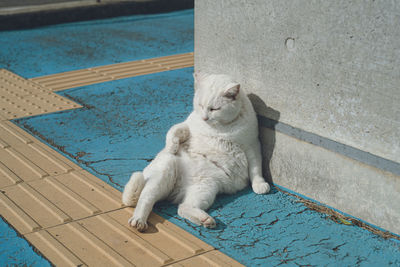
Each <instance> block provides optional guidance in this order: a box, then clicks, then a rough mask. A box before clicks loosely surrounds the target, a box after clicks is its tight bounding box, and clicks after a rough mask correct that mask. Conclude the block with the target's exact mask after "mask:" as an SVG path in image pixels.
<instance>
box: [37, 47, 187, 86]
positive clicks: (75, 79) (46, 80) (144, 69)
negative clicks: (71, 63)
mask: <svg viewBox="0 0 400 267" xmlns="http://www.w3.org/2000/svg"><path fill="white" fill-rule="evenodd" d="M193 65H194V54H193V53H186V54H178V55H172V56H166V57H160V58H151V59H144V60H138V61H131V62H124V63H117V64H112V65H105V66H100V67H93V68H88V69H83V70H76V71H69V72H64V73H58V74H53V75H47V76H42V77H37V78H32V79H30V80H31V81H33V82H35V83H36V84H38V85H42V86H43V87H46V88H48V90H53V91H59V90H64V89H68V88H74V87H79V86H85V85H90V84H95V83H100V82H106V81H113V80H118V79H123V78H128V77H134V76H139V75H145V74H150V73H156V72H162V71H167V70H174V69H180V68H187V67H192V66H193Z"/></svg>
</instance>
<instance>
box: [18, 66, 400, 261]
mask: <svg viewBox="0 0 400 267" xmlns="http://www.w3.org/2000/svg"><path fill="white" fill-rule="evenodd" d="M192 71H193V69H192V68H187V69H182V70H175V71H169V72H162V73H158V74H151V75H146V76H140V77H134V78H129V79H124V80H119V81H113V82H107V83H103V84H96V85H91V86H86V87H81V88H75V89H70V90H66V91H63V92H61V93H60V94H61V95H64V96H67V97H70V98H71V99H75V100H77V101H79V102H81V103H82V104H84V105H85V106H86V107H85V108H83V109H79V110H73V111H66V112H60V113H54V114H48V115H42V116H38V117H32V118H25V119H19V120H16V123H17V124H19V125H20V126H21V127H23V128H25V129H26V130H28V131H31V133H32V134H34V135H38V136H40V137H42V138H43V140H44V141H45V142H47V143H49V144H51V145H53V146H54V147H55V148H56V149H59V150H60V151H61V152H62V153H64V155H66V156H68V157H70V158H71V159H72V160H74V161H75V162H77V163H78V164H80V165H81V166H82V167H83V168H85V169H86V170H88V171H90V172H92V173H93V174H95V175H96V176H98V177H99V178H101V179H102V180H104V181H106V182H108V183H109V184H111V185H113V186H114V187H116V188H117V189H119V190H121V189H122V185H124V184H125V183H126V182H127V181H128V179H129V176H130V174H131V172H132V171H135V170H141V169H143V167H144V166H145V165H146V164H148V161H149V160H150V159H152V158H153V157H154V156H155V154H156V153H157V152H158V151H159V150H160V149H161V148H162V147H163V146H164V137H165V133H166V132H167V130H168V129H169V127H170V126H171V125H173V124H175V123H177V122H180V121H182V120H183V119H184V118H185V117H186V116H187V115H188V114H189V113H190V112H191V109H192V107H191V103H192V97H193V82H192V76H191V73H192ZM156 212H157V213H159V214H160V215H162V216H164V217H165V218H167V219H169V220H170V221H172V222H174V223H176V224H177V225H179V226H181V227H182V228H184V229H185V230H187V231H189V232H191V233H192V234H194V235H195V236H197V237H199V238H200V239H203V240H204V241H206V242H207V243H209V244H211V245H213V246H215V247H216V248H217V249H220V250H221V251H222V252H224V253H226V254H228V255H230V256H231V257H233V258H235V259H236V260H238V261H240V262H241V263H243V264H245V265H248V266H255V265H262V266H277V265H284V266H298V265H303V266H304V265H305V266H390V265H392V266H400V243H399V242H398V241H395V240H385V239H383V238H382V237H380V236H377V235H375V234H372V233H371V232H369V231H367V230H364V229H362V228H359V227H356V226H348V225H344V224H338V223H335V222H334V221H332V220H331V219H329V217H327V215H324V214H321V213H318V212H316V211H313V210H310V209H308V208H307V207H306V206H304V204H302V203H300V202H298V201H297V199H296V198H295V197H293V196H290V195H288V194H285V193H282V192H280V191H277V190H276V189H274V190H273V191H272V193H271V194H268V195H256V194H254V193H252V192H251V190H250V189H246V190H244V191H242V192H240V193H238V194H236V195H233V196H219V197H218V199H217V200H216V202H215V204H214V205H213V206H212V208H211V210H210V214H211V215H212V216H214V217H215V218H216V219H217V223H218V228H217V229H214V230H210V229H204V228H202V227H198V226H195V225H193V224H191V223H190V222H188V221H186V220H183V219H181V218H179V217H178V216H177V214H176V206H174V205H171V204H168V203H161V204H159V205H157V207H156Z"/></svg>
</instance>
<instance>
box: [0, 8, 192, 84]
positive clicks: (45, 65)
mask: <svg viewBox="0 0 400 267" xmlns="http://www.w3.org/2000/svg"><path fill="white" fill-rule="evenodd" d="M193 29H194V22H193V10H185V11H177V12H172V13H166V14H157V15H134V16H127V17H119V18H113V19H103V20H94V21H86V22H77V23H68V24H61V25H55V26H48V27H41V28H37V29H30V30H18V31H3V32H0V68H6V69H8V70H10V71H12V72H15V73H17V74H18V75H21V76H23V77H25V78H32V77H36V76H42V75H48V74H53V73H59V72H65V71H71V70H76V69H83V68H89V67H93V66H100V65H106V64H113V63H120V62H127V61H132V60H139V59H145V58H153V57H160V56H167V55H173V54H180V53H188V52H193V49H194V42H193V39H194V38H193V32H194V31H193Z"/></svg>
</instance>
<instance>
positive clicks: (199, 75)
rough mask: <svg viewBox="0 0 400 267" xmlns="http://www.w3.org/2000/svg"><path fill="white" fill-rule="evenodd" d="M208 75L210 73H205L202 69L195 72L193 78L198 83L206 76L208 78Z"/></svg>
mask: <svg viewBox="0 0 400 267" xmlns="http://www.w3.org/2000/svg"><path fill="white" fill-rule="evenodd" d="M207 76H208V74H206V73H204V72H200V71H196V72H194V73H193V78H194V81H195V82H196V83H199V82H201V81H202V80H204V78H206V77H207Z"/></svg>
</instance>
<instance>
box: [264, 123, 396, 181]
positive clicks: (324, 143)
mask: <svg viewBox="0 0 400 267" xmlns="http://www.w3.org/2000/svg"><path fill="white" fill-rule="evenodd" d="M258 122H259V125H260V126H261V127H265V128H269V129H273V130H276V131H278V132H281V133H284V134H286V135H289V136H292V137H294V138H297V139H299V140H301V141H305V142H308V143H310V144H313V145H317V146H320V147H323V148H325V149H328V150H330V151H333V152H336V153H339V154H341V155H343V156H346V157H349V158H351V159H354V160H357V161H359V162H362V163H364V164H367V165H370V166H373V167H375V168H378V169H381V170H383V171H388V172H391V173H393V174H396V175H400V163H398V162H394V161H392V160H388V159H385V158H382V157H379V156H377V155H374V154H371V153H369V152H366V151H362V150H360V149H357V148H354V147H351V146H348V145H345V144H342V143H339V142H336V141H333V140H331V139H328V138H326V137H323V136H320V135H317V134H314V133H311V132H307V131H304V130H302V129H299V128H295V127H293V126H290V125H288V124H286V123H283V122H279V121H275V120H272V119H269V118H267V117H264V116H258Z"/></svg>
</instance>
